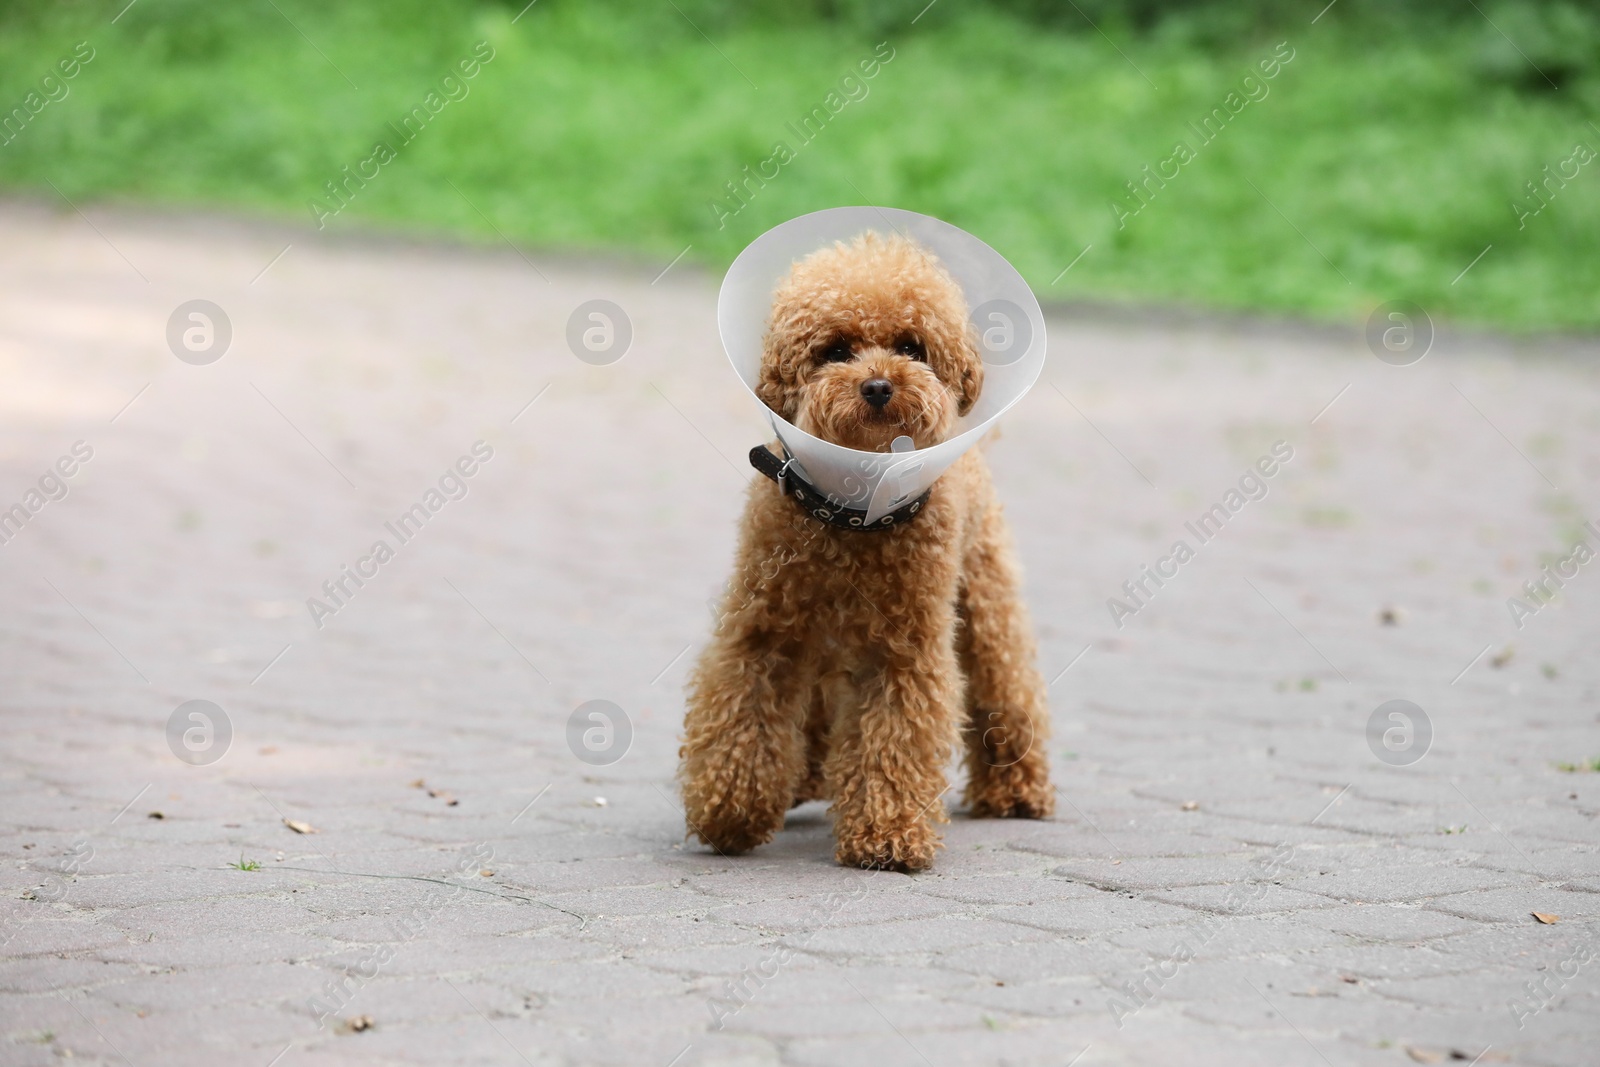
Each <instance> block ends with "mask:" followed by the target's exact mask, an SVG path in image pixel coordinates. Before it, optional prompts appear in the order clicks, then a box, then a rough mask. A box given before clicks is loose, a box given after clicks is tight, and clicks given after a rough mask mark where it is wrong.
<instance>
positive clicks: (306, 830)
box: [283, 819, 319, 834]
mask: <svg viewBox="0 0 1600 1067" xmlns="http://www.w3.org/2000/svg"><path fill="white" fill-rule="evenodd" d="M283 825H285V826H287V827H288V828H289V829H291V830H293V831H294V832H295V833H297V834H314V833H318V832H319V831H318V830H317V828H316V827H315V826H312V825H311V824H310V823H308V822H305V821H304V820H302V819H285V820H283Z"/></svg>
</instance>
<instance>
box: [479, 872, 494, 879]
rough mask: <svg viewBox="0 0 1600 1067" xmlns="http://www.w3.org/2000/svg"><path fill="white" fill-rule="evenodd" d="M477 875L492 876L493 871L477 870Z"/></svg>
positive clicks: (480, 876)
mask: <svg viewBox="0 0 1600 1067" xmlns="http://www.w3.org/2000/svg"><path fill="white" fill-rule="evenodd" d="M478 877H479V878H493V877H494V872H493V871H479V872H478Z"/></svg>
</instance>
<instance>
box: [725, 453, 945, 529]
mask: <svg viewBox="0 0 1600 1067" xmlns="http://www.w3.org/2000/svg"><path fill="white" fill-rule="evenodd" d="M750 466H752V467H754V468H755V469H756V470H758V471H760V472H761V473H762V474H765V475H766V476H767V477H768V478H771V479H772V480H773V481H775V482H777V483H778V492H780V493H782V494H783V495H784V496H792V497H794V499H795V501H796V502H797V503H799V505H800V507H801V508H802V509H803V510H804V511H805V512H806V514H808V515H810V516H811V517H812V518H814V519H821V520H822V521H823V522H825V523H827V524H828V525H829V526H836V527H838V528H839V529H841V530H855V531H856V532H858V533H875V532H877V531H879V530H888V529H891V528H892V527H895V526H904V525H905V524H906V523H908V522H910V521H911V520H912V518H914V517H915V516H916V514H917V513H918V512H920V511H921V510H922V505H924V504H926V503H927V502H928V497H929V496H930V495H931V494H932V493H933V490H932V489H931V488H930V489H926V490H924V491H923V494H922V495H921V496H919V497H917V498H916V499H915V500H908V501H907V502H906V503H904V504H901V505H900V506H899V507H897V508H895V509H894V510H893V511H891V512H889V513H888V514H887V515H883V516H880V517H879V518H878V521H877V522H875V523H873V524H872V525H870V526H869V525H867V512H866V509H865V508H851V507H846V506H844V505H843V504H840V503H838V502H836V501H834V500H833V499H831V498H829V497H825V496H823V495H822V494H821V493H819V492H817V489H816V487H815V486H813V485H812V484H811V483H810V482H808V481H806V480H805V479H804V478H801V477H800V476H799V475H798V474H796V473H795V472H794V470H793V469H792V468H793V467H794V459H793V458H792V457H791V458H789V459H779V458H778V457H777V456H775V455H773V454H772V451H771V450H770V449H768V448H767V446H766V445H757V446H756V447H754V448H752V449H751V450H750Z"/></svg>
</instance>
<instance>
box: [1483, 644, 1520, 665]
mask: <svg viewBox="0 0 1600 1067" xmlns="http://www.w3.org/2000/svg"><path fill="white" fill-rule="evenodd" d="M1516 654H1517V646H1516V645H1507V646H1506V647H1505V648H1502V649H1501V650H1500V651H1499V652H1496V653H1495V654H1494V655H1492V656H1490V657H1489V666H1491V667H1494V668H1495V669H1497V670H1498V669H1499V668H1501V667H1504V666H1505V665H1506V664H1507V663H1510V662H1511V657H1513V656H1515V655H1516Z"/></svg>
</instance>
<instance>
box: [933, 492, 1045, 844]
mask: <svg viewBox="0 0 1600 1067" xmlns="http://www.w3.org/2000/svg"><path fill="white" fill-rule="evenodd" d="M962 571H963V574H962V577H963V584H962V589H961V598H960V612H961V623H962V625H961V629H960V631H959V633H958V634H957V648H958V650H959V654H960V658H961V668H962V670H963V672H964V673H965V674H966V676H967V693H966V708H967V722H966V735H967V760H966V763H967V774H968V778H967V790H966V801H967V804H968V805H969V806H970V808H971V810H972V814H973V815H974V816H975V817H978V818H984V817H1001V818H1003V817H1008V816H1012V817H1019V818H1029V819H1039V818H1043V817H1045V816H1046V815H1049V814H1050V813H1051V812H1053V811H1054V810H1055V793H1054V791H1053V790H1052V789H1051V786H1050V765H1049V758H1048V756H1047V753H1046V741H1047V739H1048V737H1049V734H1050V709H1049V706H1048V704H1047V703H1046V696H1045V685H1044V680H1043V679H1042V678H1041V677H1040V676H1039V671H1038V668H1037V667H1035V665H1034V659H1035V657H1036V654H1037V653H1036V650H1035V647H1034V642H1033V632H1032V628H1031V626H1030V624H1029V622H1028V613H1027V609H1026V608H1025V607H1024V606H1023V603H1022V597H1021V594H1020V588H1019V587H1020V584H1021V582H1020V579H1019V575H1018V572H1017V566H1016V562H1015V560H1014V559H1013V558H1012V554H1011V545H1010V540H1009V538H1008V536H1007V534H1006V529H1005V523H1004V520H1003V519H1002V518H1001V515H1000V512H999V510H998V508H996V507H993V506H991V507H990V508H989V509H988V510H987V511H986V512H985V514H984V517H983V519H982V526H981V528H980V530H979V533H978V537H977V539H976V540H975V542H974V543H973V544H972V547H971V548H970V549H969V550H968V552H967V556H966V559H965V560H964V561H963V564H962Z"/></svg>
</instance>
